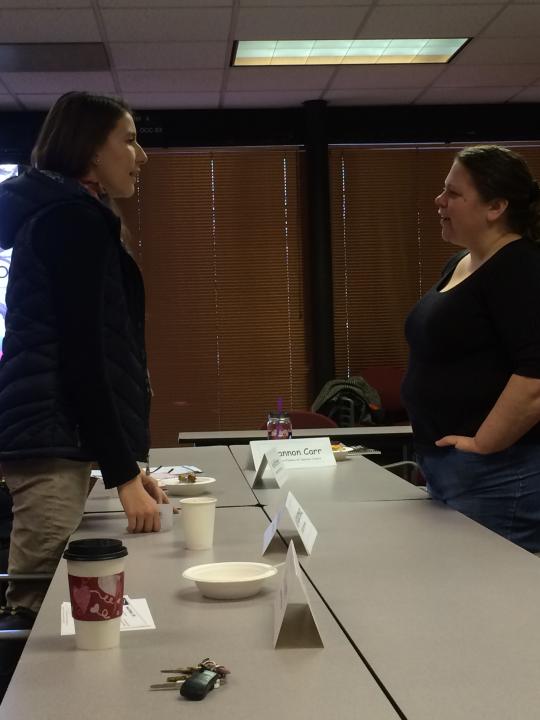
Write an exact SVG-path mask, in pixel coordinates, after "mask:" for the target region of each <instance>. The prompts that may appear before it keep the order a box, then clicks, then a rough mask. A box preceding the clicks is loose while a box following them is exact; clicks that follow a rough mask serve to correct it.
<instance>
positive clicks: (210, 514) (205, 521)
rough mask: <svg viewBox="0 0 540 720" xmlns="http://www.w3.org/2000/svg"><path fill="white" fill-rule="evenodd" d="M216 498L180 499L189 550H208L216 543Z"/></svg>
mask: <svg viewBox="0 0 540 720" xmlns="http://www.w3.org/2000/svg"><path fill="white" fill-rule="evenodd" d="M216 503H217V500H216V498H213V497H190V498H184V499H183V500H180V507H181V508H182V525H183V527H184V542H185V544H186V547H187V548H188V550H208V549H209V548H211V547H212V545H213V544H214V518H215V516H216Z"/></svg>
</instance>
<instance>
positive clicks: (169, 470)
mask: <svg viewBox="0 0 540 720" xmlns="http://www.w3.org/2000/svg"><path fill="white" fill-rule="evenodd" d="M148 469H149V471H150V474H151V475H153V474H154V473H157V472H158V471H159V474H160V475H161V474H163V475H164V476H167V475H179V474H180V473H201V472H202V470H201V468H199V467H197V466H196V465H155V466H154V467H151V468H148ZM90 474H91V475H92V477H95V478H101V477H102V475H101V470H92V472H91V473H90Z"/></svg>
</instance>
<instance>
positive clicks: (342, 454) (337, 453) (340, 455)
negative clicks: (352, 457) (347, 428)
mask: <svg viewBox="0 0 540 720" xmlns="http://www.w3.org/2000/svg"><path fill="white" fill-rule="evenodd" d="M353 450H354V448H352V447H347V446H346V445H344V446H343V447H342V448H340V449H339V450H332V452H333V454H334V457H335V458H336V462H341V461H342V460H347V459H348V457H349V453H351V452H352V451H353Z"/></svg>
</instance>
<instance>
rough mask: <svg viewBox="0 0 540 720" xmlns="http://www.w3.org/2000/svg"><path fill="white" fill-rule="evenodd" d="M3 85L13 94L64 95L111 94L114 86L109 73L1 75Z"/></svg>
mask: <svg viewBox="0 0 540 720" xmlns="http://www.w3.org/2000/svg"><path fill="white" fill-rule="evenodd" d="M1 78H2V81H3V83H4V85H5V86H6V87H7V88H8V89H9V90H10V92H14V93H25V94H30V93H39V94H42V93H43V90H44V89H46V90H47V93H65V92H69V91H70V90H87V91H88V92H97V93H113V92H114V84H113V81H112V77H111V75H110V73H106V72H97V73H96V72H90V73H84V72H80V73H62V72H61V73H58V72H55V73H29V72H27V73H2V75H1Z"/></svg>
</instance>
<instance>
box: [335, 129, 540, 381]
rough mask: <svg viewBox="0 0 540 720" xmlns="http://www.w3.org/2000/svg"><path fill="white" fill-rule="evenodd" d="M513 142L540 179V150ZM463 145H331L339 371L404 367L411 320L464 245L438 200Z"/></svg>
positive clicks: (337, 364) (358, 372)
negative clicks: (447, 236)
mask: <svg viewBox="0 0 540 720" xmlns="http://www.w3.org/2000/svg"><path fill="white" fill-rule="evenodd" d="M502 144H503V143H502ZM509 146H510V147H513V149H514V150H515V151H516V152H518V153H520V154H521V155H523V157H524V158H525V160H526V161H527V163H528V164H529V167H530V169H531V172H532V173H533V175H535V176H536V178H540V148H539V147H538V146H537V145H534V144H531V145H526V144H520V145H516V144H511V145H509ZM461 147H462V146H456V145H454V146H452V147H451V148H450V147H422V146H420V147H413V148H411V147H407V148H396V147H387V148H381V147H380V146H378V147H375V146H374V147H356V148H339V147H336V148H333V149H332V150H331V151H330V173H331V178H330V186H331V203H332V207H331V212H332V258H333V275H334V277H333V282H334V324H335V347H336V353H335V355H336V358H335V359H336V375H338V376H345V377H347V376H349V375H355V374H361V370H362V368H365V367H371V366H377V365H387V366H396V367H404V366H405V365H406V362H407V345H406V343H405V339H404V332H403V326H404V322H405V318H406V316H407V314H408V312H409V311H410V309H411V308H412V306H413V305H414V303H416V302H417V300H418V299H419V298H420V297H421V296H422V295H423V294H424V293H425V292H427V290H428V289H429V288H430V287H431V286H432V285H433V284H434V283H435V282H437V280H438V279H439V277H440V274H441V270H442V268H443V267H444V265H445V264H446V262H447V261H448V260H449V259H450V258H451V257H452V256H453V255H454V254H455V253H456V252H458V251H459V248H458V247H456V246H453V245H450V244H448V243H445V242H444V241H443V240H442V238H441V227H440V222H439V217H438V215H437V208H436V207H435V204H434V198H435V197H436V196H437V195H438V194H439V193H440V192H441V191H442V189H443V187H444V181H445V178H446V176H447V174H448V172H449V170H450V167H451V165H452V162H453V159H454V156H455V154H456V152H458V150H459V149H460V148H461Z"/></svg>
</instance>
